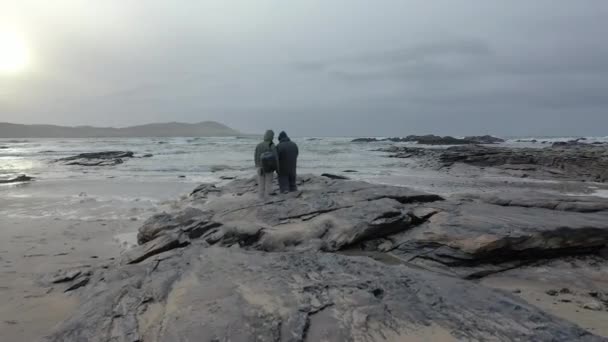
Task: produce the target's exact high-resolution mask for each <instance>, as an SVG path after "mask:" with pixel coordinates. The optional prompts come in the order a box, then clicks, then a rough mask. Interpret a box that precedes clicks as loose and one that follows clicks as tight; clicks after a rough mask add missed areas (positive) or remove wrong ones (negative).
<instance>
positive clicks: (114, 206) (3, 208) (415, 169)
mask: <svg viewBox="0 0 608 342" xmlns="http://www.w3.org/2000/svg"><path fill="white" fill-rule="evenodd" d="M575 138H576V137H558V138H556V137H550V138H549V137H535V138H534V137H519V138H510V139H509V140H507V142H506V143H505V145H508V146H519V147H539V148H542V147H546V146H550V143H551V142H555V141H567V140H571V139H575ZM258 139H259V138H257V137H238V138H237V137H223V138H187V137H183V138H95V139H18V140H7V139H0V179H7V178H11V177H14V176H17V175H20V174H26V175H28V176H32V177H35V178H36V180H35V181H34V182H30V183H24V184H13V185H1V186H0V215H5V216H7V217H30V218H31V217H34V218H44V217H49V218H56V219H79V220H98V219H133V220H139V219H145V218H146V217H148V216H149V215H150V214H151V213H152V212H156V211H159V210H163V207H162V205H165V206H170V205H171V201H172V200H176V199H179V198H180V197H183V196H184V195H185V194H187V193H188V192H189V191H190V190H192V189H193V188H194V187H195V186H196V185H197V184H200V183H203V182H208V183H216V184H219V185H221V184H223V183H226V182H228V180H225V179H222V177H238V178H244V177H251V176H253V175H254V166H253V150H254V148H255V146H256V144H257V143H258V141H259V140H258ZM352 139H353V138H349V137H336V138H327V137H322V138H315V137H302V138H295V139H293V140H294V141H295V142H296V143H298V145H299V147H300V158H299V160H298V173H299V174H306V173H313V174H321V173H334V174H342V175H346V176H348V177H349V178H351V179H356V180H364V181H369V182H374V183H383V184H394V185H402V186H409V187H413V188H416V189H419V190H423V191H435V192H437V191H440V192H443V193H446V192H449V189H451V190H453V191H454V192H456V191H457V190H459V189H457V188H458V187H461V188H462V187H465V188H466V187H473V186H475V183H472V182H474V180H471V183H469V182H468V181H467V180H462V179H460V180H454V181H453V182H452V181H451V180H450V179H449V176H446V175H445V174H444V173H439V172H435V171H431V170H427V169H424V168H421V167H419V166H418V165H416V164H415V163H414V162H413V161H412V160H408V159H391V158H386V157H385V156H386V154H385V153H383V152H378V151H376V150H377V149H378V148H381V147H384V146H388V145H392V144H393V143H371V144H366V143H351V140H352ZM532 140H537V141H538V142H536V143H533V142H532ZM543 141H545V142H546V143H545V144H542V143H541V142H543ZM595 141H608V137H588V138H587V142H595ZM412 145H414V144H412ZM416 146H420V145H416ZM111 150H117V151H132V152H135V154H136V156H143V155H145V154H152V155H153V156H152V157H150V158H132V159H127V160H125V162H124V163H123V164H120V165H116V166H111V167H82V166H66V165H62V164H61V163H55V162H54V160H56V159H59V158H63V157H68V156H73V155H76V154H79V153H85V152H98V151H111ZM346 170H355V171H357V172H353V173H345V172H344V171H346ZM440 184H441V185H442V186H443V188H442V189H439V190H438V187H439V186H440ZM446 189H448V190H446Z"/></svg>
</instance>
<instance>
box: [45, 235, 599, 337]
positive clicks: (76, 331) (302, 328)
mask: <svg viewBox="0 0 608 342" xmlns="http://www.w3.org/2000/svg"><path fill="white" fill-rule="evenodd" d="M99 273H100V274H99V275H97V277H98V278H101V277H103V278H105V279H106V280H105V281H103V282H100V283H98V285H97V286H95V287H91V288H87V289H86V291H84V292H81V294H82V296H83V300H82V303H81V305H79V307H78V308H77V309H76V312H75V314H74V315H73V317H72V318H70V319H68V320H67V321H65V322H64V323H62V324H61V325H59V326H58V327H57V328H56V329H55V331H54V332H53V333H51V334H50V335H49V336H48V337H47V338H46V339H45V341H47V342H59V341H61V342H71V341H91V342H96V341H112V340H123V341H148V340H150V341H351V340H352V341H357V340H359V339H361V341H367V340H370V341H371V340H373V341H389V340H394V341H398V340H419V339H425V340H429V341H431V340H436V339H454V340H461V339H465V340H485V339H487V338H488V337H491V338H498V339H501V340H514V341H515V340H518V341H601V340H602V339H601V338H600V337H597V336H594V335H592V334H590V333H588V332H586V331H585V330H583V329H581V328H579V327H577V326H576V325H574V324H572V323H569V322H566V321H564V320H561V319H559V318H556V317H555V316H551V315H548V314H546V313H544V312H542V311H540V310H539V309H538V308H536V307H534V306H531V305H528V304H526V303H525V302H523V301H522V300H519V299H516V298H513V297H512V296H510V295H508V294H506V293H503V292H499V291H494V290H490V289H488V288H485V287H483V286H480V285H476V284H473V283H470V282H465V281H462V280H458V279H456V278H451V277H445V276H441V275H437V274H433V273H431V272H426V271H423V270H420V269H416V268H410V267H407V266H401V267H393V266H387V265H383V264H381V263H378V262H376V261H373V260H371V259H368V258H356V257H346V256H342V255H338V254H329V253H321V254H319V253H311V252H299V253H261V252H247V251H243V250H239V249H233V248H230V249H225V248H206V247H204V245H201V244H196V245H191V246H190V247H188V248H186V249H184V250H179V251H171V252H169V253H167V254H165V255H164V256H162V258H161V257H159V258H157V259H155V260H151V262H149V263H145V264H138V265H129V266H126V267H124V268H121V269H116V270H100V272H99ZM496 322H500V324H496ZM539 327H542V329H541V328H539Z"/></svg>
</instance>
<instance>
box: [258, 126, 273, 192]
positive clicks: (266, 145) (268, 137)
mask: <svg viewBox="0 0 608 342" xmlns="http://www.w3.org/2000/svg"><path fill="white" fill-rule="evenodd" d="M273 139H274V132H273V131H272V130H267V131H266V133H265V134H264V141H262V142H261V143H259V144H258V145H257V146H256V148H255V153H254V156H253V159H254V162H255V167H256V171H257V176H258V196H259V197H260V198H262V199H265V198H266V197H268V194H269V193H270V192H272V179H273V176H274V171H272V172H266V171H264V168H263V167H262V155H263V154H264V153H265V152H272V153H273V154H274V155H275V159H276V163H275V164H276V166H277V168H278V167H279V158H278V154H277V148H276V146H275V145H274V142H273Z"/></svg>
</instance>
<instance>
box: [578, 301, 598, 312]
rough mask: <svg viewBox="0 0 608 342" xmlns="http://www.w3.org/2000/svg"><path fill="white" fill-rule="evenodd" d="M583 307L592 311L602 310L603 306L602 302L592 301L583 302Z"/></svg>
mask: <svg viewBox="0 0 608 342" xmlns="http://www.w3.org/2000/svg"><path fill="white" fill-rule="evenodd" d="M583 309H587V310H592V311H601V310H602V309H603V306H602V304H601V303H600V302H597V301H592V302H588V303H585V304H583Z"/></svg>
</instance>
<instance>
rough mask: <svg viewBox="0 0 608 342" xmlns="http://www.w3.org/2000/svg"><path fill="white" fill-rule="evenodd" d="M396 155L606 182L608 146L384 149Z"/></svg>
mask: <svg viewBox="0 0 608 342" xmlns="http://www.w3.org/2000/svg"><path fill="white" fill-rule="evenodd" d="M382 151H384V152H388V153H391V155H390V156H391V157H394V158H412V157H415V158H421V159H424V160H426V164H427V165H428V166H433V165H434V166H436V167H443V168H445V167H450V166H452V165H454V164H456V163H462V164H467V165H472V166H477V167H497V168H500V169H502V170H506V171H510V172H512V173H513V174H518V175H520V176H524V175H533V176H534V177H538V178H555V179H568V180H584V181H594V182H606V181H607V180H608V147H607V146H605V145H592V144H579V143H577V144H575V145H565V146H554V147H550V148H511V147H489V146H479V145H468V146H455V147H449V148H446V149H424V148H415V147H397V146H392V147H389V148H385V149H382Z"/></svg>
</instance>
